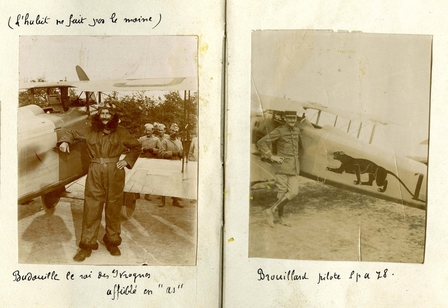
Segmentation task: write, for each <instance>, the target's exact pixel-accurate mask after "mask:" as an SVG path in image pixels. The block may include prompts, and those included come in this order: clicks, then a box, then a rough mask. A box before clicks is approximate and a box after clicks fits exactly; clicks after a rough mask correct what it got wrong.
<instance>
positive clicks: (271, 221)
mask: <svg viewBox="0 0 448 308" xmlns="http://www.w3.org/2000/svg"><path fill="white" fill-rule="evenodd" d="M288 202H289V199H288V198H286V197H284V196H283V197H282V198H281V199H279V200H277V201H276V202H275V203H274V204H273V205H272V206H271V207H270V208H268V209H267V210H265V211H263V215H264V216H265V217H266V220H267V221H268V224H269V225H270V226H271V227H272V228H275V224H274V213H275V212H276V211H277V207H279V206H284V205H285V204H286V203H288Z"/></svg>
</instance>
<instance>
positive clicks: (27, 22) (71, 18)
mask: <svg viewBox="0 0 448 308" xmlns="http://www.w3.org/2000/svg"><path fill="white" fill-rule="evenodd" d="M161 22H162V14H156V15H145V16H143V15H139V16H118V14H117V13H112V14H110V15H108V16H107V17H104V16H94V17H91V16H84V15H81V14H77V15H75V14H70V15H68V16H67V17H66V18H61V17H59V16H58V17H57V18H53V17H49V16H48V15H41V14H37V15H32V14H30V13H25V14H17V15H15V16H9V18H8V27H9V28H10V29H12V30H14V29H19V28H20V27H22V28H23V27H30V26H34V27H42V26H45V25H50V24H53V25H56V26H61V27H67V28H70V27H72V28H75V27H82V26H88V27H98V26H101V25H106V24H153V25H154V26H153V27H152V29H154V28H155V27H157V26H158V25H159V24H160V23H161Z"/></svg>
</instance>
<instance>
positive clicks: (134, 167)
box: [17, 36, 199, 266]
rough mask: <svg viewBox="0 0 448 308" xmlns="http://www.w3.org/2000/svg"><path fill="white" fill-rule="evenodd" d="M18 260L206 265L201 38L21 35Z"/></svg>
mask: <svg viewBox="0 0 448 308" xmlns="http://www.w3.org/2000/svg"><path fill="white" fill-rule="evenodd" d="M19 44H20V46H19V79H20V80H19V102H18V123H17V124H18V125H17V130H18V132H17V133H18V135H17V151H18V246H19V247H18V262H19V263H24V264H94V265H140V266H141V265H154V266H164V265H167V266H174V265H185V266H192V265H196V251H197V213H198V211H197V187H198V184H197V183H198V137H197V136H198V116H199V114H198V104H197V102H198V81H197V79H198V63H197V49H198V47H197V46H198V40H197V37H196V36H21V37H20V40H19Z"/></svg>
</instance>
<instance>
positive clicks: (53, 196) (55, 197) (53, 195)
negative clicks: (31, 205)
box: [41, 187, 65, 209]
mask: <svg viewBox="0 0 448 308" xmlns="http://www.w3.org/2000/svg"><path fill="white" fill-rule="evenodd" d="M64 191H65V187H61V188H58V189H56V190H53V191H52V192H49V193H47V194H45V195H42V196H41V199H42V203H43V204H44V206H45V208H46V209H52V208H54V207H55V206H56V205H57V204H58V203H59V200H60V199H61V194H62V193H63V192H64Z"/></svg>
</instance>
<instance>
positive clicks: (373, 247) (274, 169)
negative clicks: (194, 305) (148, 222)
mask: <svg viewBox="0 0 448 308" xmlns="http://www.w3.org/2000/svg"><path fill="white" fill-rule="evenodd" d="M251 53H252V54H251V125H250V130H251V131H250V136H251V138H250V139H251V145H250V151H251V153H250V204H249V207H250V208H249V243H248V246H249V247H248V256H249V258H275V259H292V260H329V261H374V262H401V263H424V259H425V241H426V227H427V221H426V212H427V197H428V196H427V186H428V175H427V170H428V160H429V157H428V156H429V155H428V148H429V120H430V119H429V113H430V94H431V92H430V89H431V69H432V36H431V35H423V34H419V35H416V34H387V33H362V32H348V31H344V32H333V31H331V30H259V31H253V32H252V46H251Z"/></svg>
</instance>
